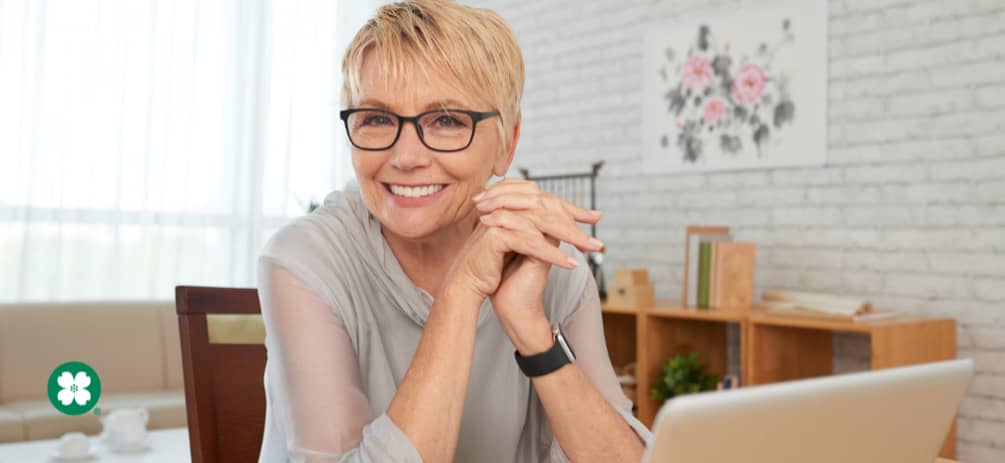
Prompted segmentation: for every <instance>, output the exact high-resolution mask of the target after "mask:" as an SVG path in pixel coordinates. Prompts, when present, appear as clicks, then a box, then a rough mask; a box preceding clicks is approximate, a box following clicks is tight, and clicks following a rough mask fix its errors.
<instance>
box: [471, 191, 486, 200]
mask: <svg viewBox="0 0 1005 463" xmlns="http://www.w3.org/2000/svg"><path fill="white" fill-rule="evenodd" d="M484 197H485V192H484V191H483V192H481V193H478V194H476V195H475V197H474V198H473V199H474V200H475V201H478V200H479V199H482V198H484Z"/></svg>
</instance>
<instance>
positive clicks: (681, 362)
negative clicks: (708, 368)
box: [649, 352, 719, 401]
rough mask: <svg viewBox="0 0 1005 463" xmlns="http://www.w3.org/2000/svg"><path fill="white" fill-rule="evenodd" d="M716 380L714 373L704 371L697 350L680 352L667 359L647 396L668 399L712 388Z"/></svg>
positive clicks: (658, 399) (661, 399)
mask: <svg viewBox="0 0 1005 463" xmlns="http://www.w3.org/2000/svg"><path fill="white" fill-rule="evenodd" d="M718 382H719V378H718V377H717V376H716V375H711V374H708V373H706V372H705V365H703V364H702V363H701V360H699V359H698V353H697V352H691V353H689V354H681V355H678V356H676V357H673V358H671V359H670V360H669V361H667V364H666V367H664V368H663V376H662V377H660V378H659V381H658V382H657V383H656V386H655V387H653V389H652V390H651V391H650V394H649V396H650V397H652V399H653V400H657V401H664V400H669V399H671V398H673V397H676V396H678V395H682V394H691V393H694V392H700V391H710V390H713V389H715V385H716V384H717V383H718Z"/></svg>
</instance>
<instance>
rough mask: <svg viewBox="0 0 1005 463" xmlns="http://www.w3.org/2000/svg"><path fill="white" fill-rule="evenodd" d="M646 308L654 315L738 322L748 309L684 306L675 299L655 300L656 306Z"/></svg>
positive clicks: (747, 313)
mask: <svg viewBox="0 0 1005 463" xmlns="http://www.w3.org/2000/svg"><path fill="white" fill-rule="evenodd" d="M647 310H648V314H649V315H652V316H654V317H666V318H686V319H691V320H712V321H720V322H734V323H739V322H742V321H744V320H746V319H747V316H748V315H749V314H750V311H749V310H735V309H698V308H695V307H684V306H682V305H680V303H679V302H676V301H656V306H655V307H652V308H650V309H647Z"/></svg>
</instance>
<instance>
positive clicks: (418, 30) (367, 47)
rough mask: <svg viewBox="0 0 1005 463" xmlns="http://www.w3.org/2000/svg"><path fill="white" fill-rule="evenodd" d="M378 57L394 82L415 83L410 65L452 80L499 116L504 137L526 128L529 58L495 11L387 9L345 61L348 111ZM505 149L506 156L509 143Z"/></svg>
mask: <svg viewBox="0 0 1005 463" xmlns="http://www.w3.org/2000/svg"><path fill="white" fill-rule="evenodd" d="M371 50H372V51H373V52H374V53H373V55H372V59H376V60H377V61H378V63H379V64H380V66H379V68H380V69H381V70H382V71H381V72H382V73H383V75H382V78H384V79H386V80H387V81H390V82H395V81H400V80H398V79H403V78H404V79H407V75H406V74H405V72H406V65H408V64H415V65H416V67H417V68H418V70H419V72H422V73H424V74H425V76H426V77H433V76H438V77H442V78H446V79H449V80H450V81H451V82H449V83H450V84H452V85H453V86H455V87H457V88H458V90H460V91H462V92H464V93H466V94H467V95H468V96H470V97H473V98H476V99H480V100H483V101H484V102H485V103H487V104H488V105H490V106H492V108H493V109H494V110H496V111H499V113H500V115H501V116H502V122H503V124H502V127H500V128H502V129H503V130H505V132H504V134H505V133H511V132H512V129H513V126H514V125H515V124H516V123H517V122H518V121H519V120H520V98H521V97H522V95H523V82H524V65H523V55H522V53H521V51H520V45H519V44H518V43H517V40H516V36H515V35H514V34H513V30H512V29H510V27H509V25H508V24H506V21H504V20H503V19H502V18H501V17H500V16H499V15H498V14H496V13H495V12H494V11H491V10H487V9H482V8H472V7H469V6H465V5H459V4H457V3H455V2H453V1H448V0H412V1H406V2H398V3H392V4H389V5H385V6H383V7H381V8H380V9H379V10H377V14H376V16H374V17H373V18H372V19H370V20H369V21H367V23H366V25H364V26H363V27H362V28H360V30H359V31H358V32H357V33H356V36H355V37H354V38H353V40H352V42H351V43H350V44H349V48H348V49H347V50H346V53H345V57H344V58H343V59H342V77H343V80H342V82H343V85H342V102H343V104H344V105H356V104H358V103H359V98H360V75H361V74H362V70H363V59H364V57H365V56H366V54H367V52H369V51H371ZM502 141H503V147H504V148H505V147H506V144H507V142H508V137H506V136H503V137H502Z"/></svg>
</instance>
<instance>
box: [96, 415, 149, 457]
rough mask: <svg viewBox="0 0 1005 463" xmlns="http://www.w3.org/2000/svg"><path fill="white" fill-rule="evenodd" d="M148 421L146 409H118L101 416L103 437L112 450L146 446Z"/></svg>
mask: <svg viewBox="0 0 1005 463" xmlns="http://www.w3.org/2000/svg"><path fill="white" fill-rule="evenodd" d="M149 419H150V416H149V413H148V412H147V409H146V408H120V409H117V410H113V411H112V412H111V413H109V414H108V415H106V416H102V417H101V423H102V424H103V425H104V427H105V431H104V432H105V437H106V438H107V439H108V443H109V444H110V445H111V447H112V448H113V449H117V450H133V449H141V448H143V447H144V446H145V445H146V437H147V421H148V420H149Z"/></svg>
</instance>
